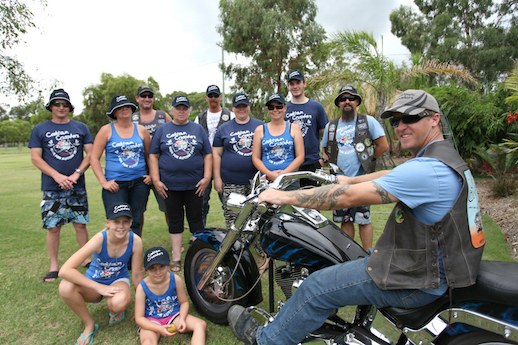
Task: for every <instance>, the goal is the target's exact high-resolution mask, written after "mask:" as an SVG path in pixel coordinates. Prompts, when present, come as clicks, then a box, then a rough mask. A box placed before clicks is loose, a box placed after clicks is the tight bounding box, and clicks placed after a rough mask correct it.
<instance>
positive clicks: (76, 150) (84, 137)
mask: <svg viewBox="0 0 518 345" xmlns="http://www.w3.org/2000/svg"><path fill="white" fill-rule="evenodd" d="M45 108H46V109H47V110H48V111H50V112H51V113H52V119H51V120H49V121H46V122H43V123H40V124H38V125H36V126H35V127H34V128H33V130H32V132H31V137H30V140H29V148H30V149H31V159H32V163H33V164H34V165H35V166H36V167H37V168H38V169H39V170H41V173H42V174H41V190H42V191H43V201H42V203H41V212H42V218H43V228H44V229H47V250H48V253H49V258H50V269H49V271H48V272H47V274H46V275H45V277H44V278H43V281H44V282H51V281H54V280H56V278H57V277H58V269H59V263H58V250H59V235H60V231H61V226H63V225H65V224H67V223H70V222H71V223H72V224H73V225H74V229H75V231H76V237H77V243H78V244H79V246H80V247H82V246H83V245H84V244H85V243H86V242H88V232H87V229H86V224H87V223H88V222H89V218H90V216H89V212H88V198H87V194H86V189H85V178H84V176H83V173H84V172H85V171H86V169H88V167H89V166H90V154H91V151H92V143H93V138H92V134H90V131H89V130H88V127H87V126H86V125H85V124H84V123H81V122H78V121H74V120H70V119H69V118H68V115H69V113H70V112H71V111H73V110H74V106H73V105H72V103H70V98H69V96H68V93H67V92H66V91H64V90H63V89H58V90H54V91H53V92H52V94H51V95H50V99H49V101H48V103H47V104H46V105H45ZM83 151H84V152H86V156H84V155H83ZM90 261H91V260H89V259H88V260H87V261H86V262H84V263H83V266H87V265H88V264H89V262H90Z"/></svg>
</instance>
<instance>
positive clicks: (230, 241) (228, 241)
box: [196, 202, 255, 291]
mask: <svg viewBox="0 0 518 345" xmlns="http://www.w3.org/2000/svg"><path fill="white" fill-rule="evenodd" d="M254 207H255V206H254V205H253V204H252V203H250V202H247V203H246V204H245V206H244V207H243V208H242V209H241V212H240V213H239V216H238V217H237V219H236V221H235V223H234V225H232V227H231V229H230V231H229V232H228V234H227V236H226V237H225V240H224V241H223V243H222V244H221V246H220V247H219V249H218V252H217V253H216V256H215V257H214V259H213V260H212V262H211V263H210V266H209V267H208V268H207V270H206V271H205V273H203V277H201V279H200V281H199V282H198V285H197V286H196V287H197V288H198V290H199V291H201V290H203V289H204V288H205V287H206V285H207V282H208V281H209V278H210V277H211V276H212V274H213V273H214V271H215V270H216V268H217V267H218V266H219V264H220V262H221V260H223V258H224V257H225V255H227V253H228V252H229V251H230V249H231V248H232V246H233V245H234V243H236V241H237V240H238V238H239V235H240V234H241V232H242V229H243V228H244V226H245V225H246V223H247V220H248V217H249V216H250V214H252V212H253V210H254Z"/></svg>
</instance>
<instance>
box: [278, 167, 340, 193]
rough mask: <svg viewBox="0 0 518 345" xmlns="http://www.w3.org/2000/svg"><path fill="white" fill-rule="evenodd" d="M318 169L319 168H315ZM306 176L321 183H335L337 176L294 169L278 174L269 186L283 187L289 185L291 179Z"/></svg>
mask: <svg viewBox="0 0 518 345" xmlns="http://www.w3.org/2000/svg"><path fill="white" fill-rule="evenodd" d="M317 171H319V170H317ZM303 178H307V179H310V180H313V181H317V182H320V183H323V184H336V183H338V177H337V176H336V175H329V174H326V173H325V172H323V171H319V172H318V173H317V172H312V171H296V172H292V173H285V174H282V175H280V176H278V177H277V178H276V179H275V181H273V182H272V184H271V185H270V188H275V189H283V188H285V187H287V186H289V185H290V183H288V182H291V181H294V180H300V179H303Z"/></svg>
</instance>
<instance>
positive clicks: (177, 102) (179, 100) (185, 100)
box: [173, 95, 191, 108]
mask: <svg viewBox="0 0 518 345" xmlns="http://www.w3.org/2000/svg"><path fill="white" fill-rule="evenodd" d="M181 104H183V105H185V106H186V107H187V108H190V107H191V102H189V98H188V97H187V96H184V95H182V96H176V97H175V98H174V100H173V107H177V106H179V105H181Z"/></svg>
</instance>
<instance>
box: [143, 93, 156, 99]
mask: <svg viewBox="0 0 518 345" xmlns="http://www.w3.org/2000/svg"><path fill="white" fill-rule="evenodd" d="M140 97H141V98H153V97H154V95H153V94H152V93H144V94H142V95H140Z"/></svg>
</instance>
